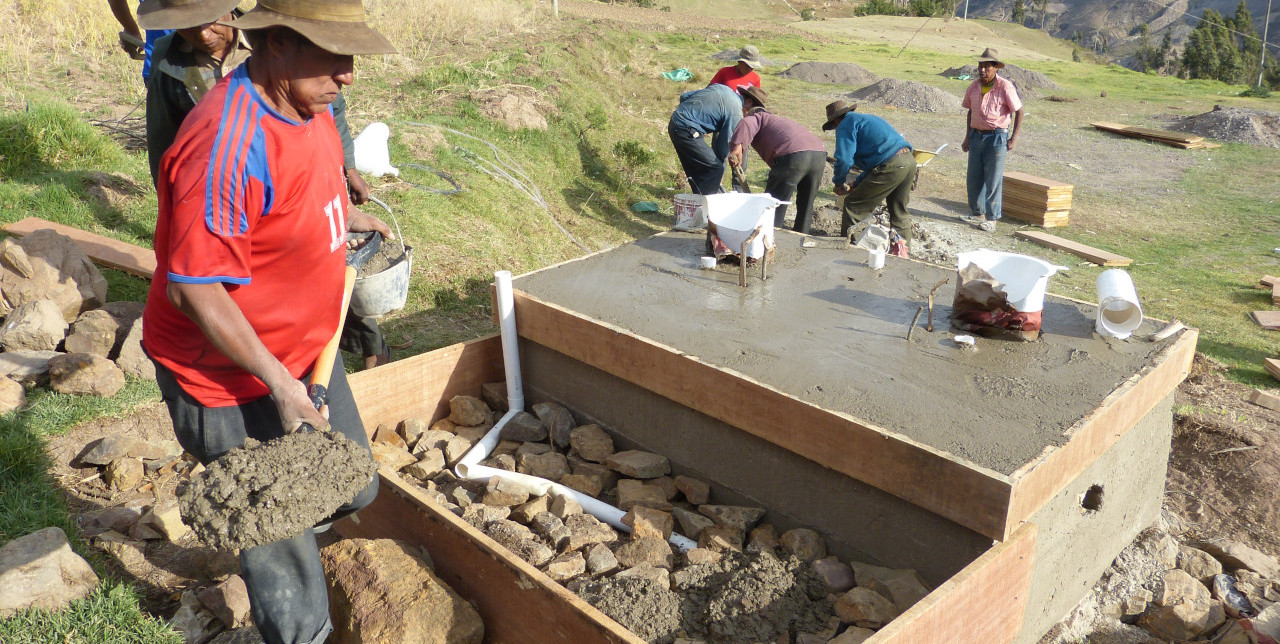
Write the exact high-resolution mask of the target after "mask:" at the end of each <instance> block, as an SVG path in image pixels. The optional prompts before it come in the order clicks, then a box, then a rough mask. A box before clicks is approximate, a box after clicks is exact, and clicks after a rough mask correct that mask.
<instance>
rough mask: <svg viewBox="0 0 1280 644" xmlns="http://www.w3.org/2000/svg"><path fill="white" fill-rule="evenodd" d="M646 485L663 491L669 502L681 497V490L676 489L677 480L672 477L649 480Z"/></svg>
mask: <svg viewBox="0 0 1280 644" xmlns="http://www.w3.org/2000/svg"><path fill="white" fill-rule="evenodd" d="M645 485H655V486H657V487H659V488H661V489H662V494H663V495H664V496H666V497H667V500H668V501H674V500H675V498H676V497H677V496H680V488H677V487H676V481H675V479H673V478H671V477H670V476H659V477H658V478H656V479H648V482H647V483H645Z"/></svg>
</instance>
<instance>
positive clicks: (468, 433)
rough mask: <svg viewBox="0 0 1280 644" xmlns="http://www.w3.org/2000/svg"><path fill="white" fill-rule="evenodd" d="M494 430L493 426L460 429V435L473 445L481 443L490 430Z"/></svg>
mask: <svg viewBox="0 0 1280 644" xmlns="http://www.w3.org/2000/svg"><path fill="white" fill-rule="evenodd" d="M490 429H493V426H492V425H476V426H475V427H459V428H458V435H459V436H461V437H463V438H465V439H467V440H469V441H471V444H472V445H475V444H476V443H479V442H480V440H481V439H483V438H484V436H485V434H488V433H489V430H490Z"/></svg>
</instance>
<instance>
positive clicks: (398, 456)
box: [369, 443, 418, 472]
mask: <svg viewBox="0 0 1280 644" xmlns="http://www.w3.org/2000/svg"><path fill="white" fill-rule="evenodd" d="M369 451H371V452H373V460H375V461H377V462H379V463H381V464H383V465H385V466H387V467H388V468H390V469H391V470H392V471H396V472H398V471H400V470H401V469H404V468H406V467H408V466H410V465H413V464H414V463H417V462H418V459H416V458H414V457H413V454H410V453H409V450H407V449H404V448H403V447H396V446H395V445H388V444H387V443H372V444H370V445H369Z"/></svg>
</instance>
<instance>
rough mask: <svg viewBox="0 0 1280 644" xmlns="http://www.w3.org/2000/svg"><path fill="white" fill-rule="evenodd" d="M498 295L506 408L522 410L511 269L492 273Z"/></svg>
mask: <svg viewBox="0 0 1280 644" xmlns="http://www.w3.org/2000/svg"><path fill="white" fill-rule="evenodd" d="M493 282H494V287H495V289H496V291H497V295H498V329H499V331H500V332H501V334H502V364H503V368H504V369H505V370H506V375H507V408H508V409H513V410H516V411H524V383H522V382H521V381H520V339H519V337H517V336H516V311H515V298H514V297H513V296H512V294H511V271H497V272H496V273H494V274H493Z"/></svg>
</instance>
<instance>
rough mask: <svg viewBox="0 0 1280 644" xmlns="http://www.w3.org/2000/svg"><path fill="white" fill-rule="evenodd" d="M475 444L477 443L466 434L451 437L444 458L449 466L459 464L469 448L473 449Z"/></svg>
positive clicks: (445, 447) (446, 445) (445, 448)
mask: <svg viewBox="0 0 1280 644" xmlns="http://www.w3.org/2000/svg"><path fill="white" fill-rule="evenodd" d="M474 444H475V443H472V442H471V439H469V438H467V437H465V436H454V437H453V438H451V439H449V442H448V443H446V444H445V446H444V458H445V460H446V461H447V462H448V463H449V466H450V467H452V466H454V465H457V464H458V461H460V460H462V457H463V455H465V454H466V453H467V450H469V449H471V446H472V445H474Z"/></svg>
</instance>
